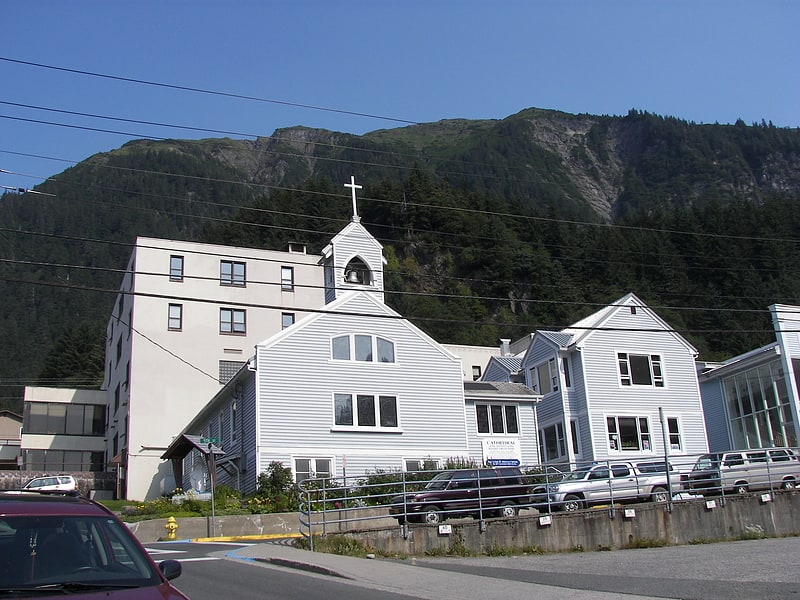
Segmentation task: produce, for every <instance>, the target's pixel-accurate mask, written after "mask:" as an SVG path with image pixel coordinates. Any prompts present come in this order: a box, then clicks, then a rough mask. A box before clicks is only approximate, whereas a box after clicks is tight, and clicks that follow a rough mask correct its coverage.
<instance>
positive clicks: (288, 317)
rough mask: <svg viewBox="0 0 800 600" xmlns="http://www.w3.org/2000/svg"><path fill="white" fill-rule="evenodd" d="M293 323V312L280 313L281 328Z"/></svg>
mask: <svg viewBox="0 0 800 600" xmlns="http://www.w3.org/2000/svg"><path fill="white" fill-rule="evenodd" d="M292 325H294V313H281V329H286V328H287V327H291V326H292Z"/></svg>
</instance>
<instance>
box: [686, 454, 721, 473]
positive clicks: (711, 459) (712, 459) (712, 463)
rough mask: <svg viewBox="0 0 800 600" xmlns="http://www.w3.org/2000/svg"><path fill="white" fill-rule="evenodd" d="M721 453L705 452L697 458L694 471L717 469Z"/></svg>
mask: <svg viewBox="0 0 800 600" xmlns="http://www.w3.org/2000/svg"><path fill="white" fill-rule="evenodd" d="M720 458H721V457H720V455H719V454H704V455H703V456H701V457H700V458H698V459H697V462H696V463H695V465H694V468H693V469H692V470H693V471H708V470H709V469H716V468H717V467H719V461H720Z"/></svg>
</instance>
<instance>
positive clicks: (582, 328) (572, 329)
mask: <svg viewBox="0 0 800 600" xmlns="http://www.w3.org/2000/svg"><path fill="white" fill-rule="evenodd" d="M631 307H635V308H636V309H637V310H642V311H646V312H647V314H648V315H649V316H650V317H651V318H652V319H653V320H654V321H655V322H656V323H658V325H659V327H661V328H663V330H664V331H666V332H668V333H670V334H672V336H673V337H675V339H677V340H678V341H679V342H681V343H682V344H683V345H684V346H686V348H687V349H688V350H689V351H690V352H692V353H693V354H695V355H697V354H698V351H697V348H695V347H694V346H692V344H690V343H689V341H688V340H687V339H686V338H684V337H683V336H682V335H680V334H679V333H677V332H676V331H675V330H674V329H673V328H672V326H670V324H669V323H667V322H666V321H664V319H662V318H661V317H659V316H658V315H657V314H656V313H655V312H654V311H653V310H652V309H651V308H650V307H649V306H647V305H646V304H645V303H644V302H642V300H640V299H639V298H638V297H637V296H636V295H635V294H634V293H632V292H630V293H628V294H625V295H624V296H623V297H622V298H620V299H619V300H617V301H616V302H612V303H611V304H609V305H608V306H605V307H603V308H601V309H600V310H598V311H597V312H595V313H593V314H591V315H589V316H588V317H585V318H583V319H581V320H580V321H578V322H576V323H573V324H572V325H570V326H569V327H567V328H565V329H563V330H562V331H561V333H564V334H570V335H572V336H573V339H572V342H571V344H572V345H579V344H581V343H582V342H584V341H585V340H586V339H587V338H588V337H590V336H591V335H592V334H593V333H594V332H595V331H597V330H598V329H602V328H603V327H604V325H605V324H606V323H607V322H608V321H609V320H610V319H611V318H612V317H613V316H614V315H615V314H616V313H617V312H619V311H620V310H622V309H624V308H628V309H630V308H631Z"/></svg>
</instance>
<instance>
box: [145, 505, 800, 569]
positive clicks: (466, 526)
mask: <svg viewBox="0 0 800 600" xmlns="http://www.w3.org/2000/svg"><path fill="white" fill-rule="evenodd" d="M770 498H771V500H770V501H767V502H765V501H764V500H763V497H762V496H755V495H754V496H731V497H726V498H725V499H724V501H723V499H721V498H717V499H716V500H715V503H716V506H715V507H713V508H709V507H708V506H707V504H706V502H705V501H702V500H693V501H689V502H677V503H675V504H674V505H673V509H672V512H670V511H669V510H668V509H667V507H666V505H660V504H659V505H657V504H638V505H630V506H622V507H617V508H615V509H614V510H613V511H612V510H611V509H595V510H590V511H583V512H579V513H555V514H553V515H552V516H551V523H550V524H549V525H547V524H543V523H542V522H541V520H540V517H542V516H545V515H539V514H538V513H537V512H536V511H535V510H526V511H523V512H522V513H520V516H519V517H518V518H516V519H487V520H486V521H484V523H483V525H484V527H483V529H482V527H481V522H480V521H476V520H473V519H459V520H453V521H445V523H444V524H445V525H449V526H450V530H451V531H450V533H449V534H448V533H443V532H441V531H440V528H439V527H436V526H428V525H421V524H412V525H409V526H407V527H406V528H403V527H400V526H399V525H398V524H397V521H396V520H394V519H393V518H390V517H388V516H387V514H386V508H371V509H367V510H364V509H362V510H359V511H357V512H356V511H352V510H350V511H332V512H329V513H326V515H325V516H324V518H323V515H315V518H314V523H313V525H312V530H313V532H314V533H315V534H323V533H327V534H329V535H330V534H341V535H345V536H347V537H352V538H354V539H356V540H358V541H359V542H360V543H361V544H363V545H365V546H368V547H371V548H374V549H375V550H379V551H381V552H386V553H390V554H404V555H411V556H414V555H416V556H420V555H424V554H426V553H429V552H432V551H433V552H436V551H449V550H452V549H456V547H457V546H463V547H464V548H466V549H467V550H468V551H470V552H473V553H476V554H477V553H483V552H486V551H488V550H491V549H492V548H520V549H522V548H528V549H534V548H536V549H539V550H541V551H545V552H566V551H575V550H586V551H590V550H610V549H620V548H626V547H631V546H636V545H641V546H652V545H656V544H664V545H679V544H689V543H695V542H709V541H719V540H730V539H740V538H742V537H762V536H782V535H799V534H800V491H793V492H780V493H776V494H773V495H772V496H770ZM626 509H628V510H632V511H633V513H630V514H629V516H626ZM356 515H357V516H358V518H359V520H353V521H349V520H346V519H352V518H355V516H356ZM177 522H178V531H177V534H176V537H177V539H194V538H203V537H228V536H232V537H236V536H253V535H287V536H289V535H297V534H298V533H299V531H300V520H299V515H298V514H297V513H280V514H266V515H237V516H222V517H216V519H215V520H214V523H213V529H212V522H211V518H206V517H194V518H178V519H177ZM165 524H166V519H160V520H155V521H142V522H139V523H131V524H130V525H129V526H130V528H131V530H132V531H133V532H134V533H135V535H136V537H137V538H138V539H139V540H140V541H142V542H144V543H147V542H153V541H156V540H158V539H161V538H163V537H165V536H166V529H165V527H164V525H165Z"/></svg>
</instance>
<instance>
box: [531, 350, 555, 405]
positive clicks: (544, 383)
mask: <svg viewBox="0 0 800 600" xmlns="http://www.w3.org/2000/svg"><path fill="white" fill-rule="evenodd" d="M536 379H537V383H538V388H537V391H538V392H539V393H540V394H541V395H542V396H544V395H545V394H549V393H550V392H556V391H558V369H557V367H556V359H555V358H551V359H550V360H548V361H547V362H544V363H542V364H540V365H539V366H537V367H536Z"/></svg>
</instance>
